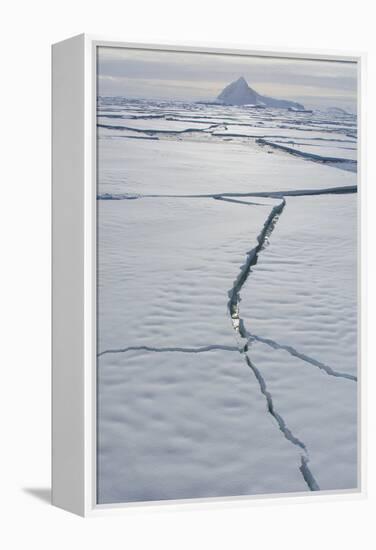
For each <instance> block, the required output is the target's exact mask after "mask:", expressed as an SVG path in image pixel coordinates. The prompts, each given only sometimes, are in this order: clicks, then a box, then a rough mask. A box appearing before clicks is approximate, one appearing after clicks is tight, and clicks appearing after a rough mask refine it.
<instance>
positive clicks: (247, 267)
mask: <svg viewBox="0 0 376 550" xmlns="http://www.w3.org/2000/svg"><path fill="white" fill-rule="evenodd" d="M285 204H286V201H285V199H284V198H283V199H282V202H281V203H280V204H278V205H277V206H275V207H274V208H273V209H272V211H271V212H270V214H269V216H268V218H267V220H266V222H265V224H264V227H263V228H262V231H261V233H260V234H259V236H258V238H257V241H258V244H257V246H256V247H255V248H253V249H252V250H250V251H249V252H248V253H247V259H246V262H245V264H244V265H243V266H242V267H241V269H240V274H239V276H238V277H237V279H236V280H235V281H234V284H233V287H232V289H231V290H230V291H229V298H230V299H229V302H228V309H229V312H230V315H231V320H232V325H233V328H234V330H235V332H236V333H237V335H238V337H239V340H240V342H239V344H240V345H239V351H240V353H242V354H244V357H245V361H246V363H247V365H248V367H249V368H250V369H251V370H252V372H253V374H254V376H255V378H256V380H257V382H258V384H259V387H260V391H261V393H262V395H263V396H264V397H265V400H266V404H267V408H268V412H269V414H270V415H271V416H272V417H273V418H274V420H275V421H276V422H277V424H278V427H279V429H280V431H281V432H282V433H283V435H284V437H285V438H286V439H287V440H288V441H289V442H290V443H292V444H293V445H295V446H297V447H299V448H300V450H301V451H302V453H303V454H301V455H300V461H301V465H300V467H299V469H300V472H301V474H302V476H303V479H304V481H305V482H306V484H307V486H308V488H309V489H310V490H311V491H318V490H319V489H320V488H319V485H318V483H317V482H316V480H315V478H314V476H313V474H312V472H311V471H310V469H309V467H308V462H309V455H308V450H307V448H306V446H305V444H304V443H303V442H302V441H301V440H300V439H299V438H298V437H296V436H295V435H294V434H293V432H292V431H291V430H290V428H289V427H288V426H287V424H286V421H285V420H284V418H283V417H282V416H281V415H280V414H279V412H278V411H277V410H276V409H275V406H274V402H273V397H272V394H271V393H270V392H269V391H268V389H267V385H266V382H265V379H264V377H263V376H262V373H261V371H260V370H259V369H258V368H257V367H256V365H255V364H254V363H253V362H252V361H251V359H250V357H249V356H248V353H247V351H248V339H247V335H248V333H247V330H246V329H245V326H244V322H243V320H242V319H241V318H240V314H239V302H240V290H241V288H242V286H243V285H244V283H245V281H246V280H247V279H248V276H249V274H250V272H251V268H252V266H253V265H255V264H256V263H257V260H258V255H259V253H260V251H261V250H263V248H264V247H265V245H266V244H267V242H268V239H269V237H270V235H271V233H272V231H273V229H274V227H275V225H276V223H277V221H278V219H279V217H280V215H281V214H282V212H283V209H284V207H285Z"/></svg>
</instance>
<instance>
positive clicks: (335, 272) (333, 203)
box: [240, 169, 357, 375]
mask: <svg viewBox="0 0 376 550" xmlns="http://www.w3.org/2000/svg"><path fill="white" fill-rule="evenodd" d="M328 170H329V169H328ZM356 225H357V205H356V200H355V196H354V195H322V196H312V197H288V199H287V202H286V206H285V208H284V210H283V213H282V214H281V216H280V218H279V220H278V222H277V224H276V226H275V228H274V231H273V233H272V234H271V236H270V246H267V247H266V248H265V249H264V250H262V251H261V252H260V254H259V257H258V261H257V264H256V265H255V266H254V267H252V271H251V273H250V275H249V277H248V280H247V282H246V283H245V284H244V285H243V287H242V289H241V302H240V317H241V318H242V319H244V322H245V326H246V329H247V330H248V331H249V332H250V333H251V334H252V335H256V336H258V337H261V338H263V339H268V340H270V341H272V342H275V343H276V344H281V345H285V346H290V347H292V348H294V349H295V350H297V351H298V352H299V353H301V354H305V355H307V356H309V357H312V358H313V359H315V360H317V361H319V362H321V363H323V364H325V365H327V366H329V367H331V368H332V369H334V370H336V371H343V372H345V373H348V374H352V375H356V372H357V255H356V248H357V246H356ZM312 368H314V367H312Z"/></svg>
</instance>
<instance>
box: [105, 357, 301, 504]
mask: <svg viewBox="0 0 376 550" xmlns="http://www.w3.org/2000/svg"><path fill="white" fill-rule="evenodd" d="M98 384H99V394H98V395H99V404H98V407H99V409H98V410H99V416H98V421H99V426H98V428H99V429H98V438H99V439H98V474H99V476H98V480H99V486H98V500H99V502H100V503H106V502H123V501H127V502H129V501H143V500H163V499H175V498H199V497H210V496H231V495H248V494H260V493H264V494H265V493H278V492H285V491H290V492H296V491H307V490H308V488H307V485H306V484H305V482H304V480H303V478H302V476H301V474H300V471H299V466H300V460H299V456H298V454H297V452H296V450H295V448H294V446H292V445H291V444H290V443H289V442H288V441H287V440H286V439H285V438H284V437H283V435H282V434H281V433H280V432H279V431H278V429H277V428H276V426H275V423H274V422H273V421H272V419H271V417H270V416H269V415H268V414H267V413H266V407H265V401H264V398H263V396H262V395H261V394H260V392H259V388H258V384H257V381H256V380H255V378H254V376H253V375H252V372H251V371H250V370H249V369H248V368H247V366H246V365H245V363H244V360H243V358H242V357H241V355H240V354H239V353H238V352H237V351H232V352H231V351H221V350H213V351H208V352H203V353H184V352H163V351H161V352H159V353H156V352H147V351H130V352H124V353H118V354H107V355H103V356H102V357H100V359H99V362H98Z"/></svg>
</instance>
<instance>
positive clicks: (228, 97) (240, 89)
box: [217, 76, 304, 110]
mask: <svg viewBox="0 0 376 550" xmlns="http://www.w3.org/2000/svg"><path fill="white" fill-rule="evenodd" d="M217 102H218V103H221V104H223V105H253V106H256V107H257V106H265V107H277V108H281V109H289V108H293V109H299V110H304V106H303V105H302V104H301V103H297V102H296V101H289V100H287V99H275V98H273V97H268V96H263V95H260V94H258V93H257V92H256V91H255V90H253V89H252V88H251V87H250V86H249V85H248V83H247V81H246V80H245V78H244V77H243V76H241V77H240V78H238V80H235V81H234V82H231V84H229V85H228V86H226V88H224V89H223V90H222V92H221V93H220V94H219V96H218V97H217Z"/></svg>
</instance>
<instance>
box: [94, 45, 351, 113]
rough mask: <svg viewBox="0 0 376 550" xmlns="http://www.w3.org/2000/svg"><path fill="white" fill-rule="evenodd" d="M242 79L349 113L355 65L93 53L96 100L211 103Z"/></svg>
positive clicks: (274, 93) (110, 50) (103, 49)
mask: <svg viewBox="0 0 376 550" xmlns="http://www.w3.org/2000/svg"><path fill="white" fill-rule="evenodd" d="M241 75H242V76H244V77H245V78H246V79H247V81H248V83H249V85H250V86H252V87H254V88H255V89H256V90H257V91H258V92H259V93H261V94H266V95H271V96H275V97H280V98H286V99H295V100H297V101H302V102H304V101H306V102H307V101H309V102H310V105H314V106H325V105H333V102H335V101H337V102H338V103H337V104H338V106H345V107H346V108H353V109H355V106H356V94H357V65H356V63H349V62H337V61H317V60H305V59H287V58H273V57H257V56H240V55H223V54H203V53H187V52H173V51H172V52H171V51H159V50H142V49H131V48H111V47H100V48H98V90H99V94H100V95H111V96H114V95H124V96H128V97H134V98H148V99H153V98H154V99H180V100H192V101H194V100H200V99H214V98H215V97H216V96H217V95H218V93H219V92H220V91H221V90H222V89H223V87H224V86H226V85H227V84H228V83H229V82H231V81H232V80H234V79H236V78H238V77H239V76H241Z"/></svg>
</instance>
